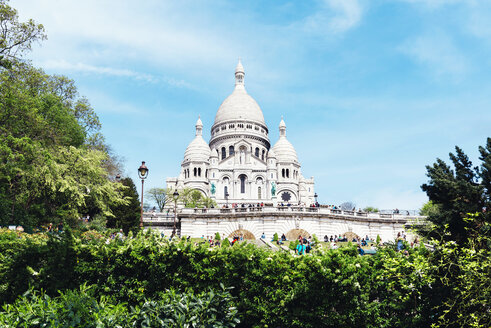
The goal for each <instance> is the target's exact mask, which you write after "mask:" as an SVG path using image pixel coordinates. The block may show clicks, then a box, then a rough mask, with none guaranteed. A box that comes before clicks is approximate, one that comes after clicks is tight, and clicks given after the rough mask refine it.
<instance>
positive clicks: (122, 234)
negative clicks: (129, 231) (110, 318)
mask: <svg viewBox="0 0 491 328" xmlns="http://www.w3.org/2000/svg"><path fill="white" fill-rule="evenodd" d="M118 238H119V239H121V240H122V239H124V232H123V229H119V232H118Z"/></svg>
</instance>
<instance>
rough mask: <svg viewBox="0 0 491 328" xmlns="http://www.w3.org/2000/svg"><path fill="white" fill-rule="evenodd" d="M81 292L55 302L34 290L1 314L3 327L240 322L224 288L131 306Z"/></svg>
mask: <svg viewBox="0 0 491 328" xmlns="http://www.w3.org/2000/svg"><path fill="white" fill-rule="evenodd" d="M93 294H94V292H93V291H91V290H90V289H89V288H87V287H86V286H85V285H84V286H82V288H81V289H80V291H71V290H68V291H65V292H61V293H60V295H59V296H58V297H55V298H52V297H50V296H49V295H47V294H45V293H38V292H35V291H29V292H27V293H26V294H25V295H23V296H22V297H21V298H19V299H18V300H17V301H16V302H15V303H14V304H10V305H6V306H5V307H4V312H0V327H2V328H14V327H50V328H65V327H66V328H69V327H83V328H92V327H93V328H102V327H107V328H118V327H120V328H123V327H128V328H130V327H218V328H222V327H223V328H225V327H235V326H236V325H237V323H238V322H239V319H237V318H236V314H237V310H236V308H235V307H233V303H232V297H231V296H230V294H229V293H228V292H227V291H226V290H225V289H224V288H222V290H221V291H220V292H213V291H209V292H206V293H201V294H199V295H195V294H193V293H190V292H188V293H176V292H174V291H165V292H163V293H159V295H158V296H156V297H155V298H154V299H151V300H145V301H144V302H142V303H141V304H138V305H136V306H131V307H128V306H126V304H125V303H117V305H114V302H112V298H111V297H99V298H97V297H95V296H94V295H93Z"/></svg>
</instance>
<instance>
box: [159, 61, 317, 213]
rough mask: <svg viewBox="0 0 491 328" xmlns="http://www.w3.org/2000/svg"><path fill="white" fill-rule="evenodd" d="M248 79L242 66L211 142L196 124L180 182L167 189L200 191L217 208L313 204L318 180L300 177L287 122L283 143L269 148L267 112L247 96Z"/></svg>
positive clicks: (170, 180)
mask: <svg viewBox="0 0 491 328" xmlns="http://www.w3.org/2000/svg"><path fill="white" fill-rule="evenodd" d="M244 77H245V71H244V67H243V66H242V64H241V62H240V60H239V63H238V64H237V67H236V68H235V88H234V90H233V92H232V94H230V95H229V96H228V97H227V98H226V99H225V100H224V101H223V103H222V104H221V105H220V107H219V108H218V111H217V113H216V116H215V122H214V123H213V126H212V127H211V139H210V142H209V143H208V142H206V141H205V140H204V139H203V133H202V132H203V123H202V122H201V119H199V118H198V121H197V122H196V136H195V138H194V139H193V140H192V141H191V143H190V144H189V146H188V147H187V148H186V151H185V152H184V159H183V161H182V164H181V172H180V174H179V177H178V178H168V179H167V187H168V188H171V189H173V188H177V189H182V188H190V189H195V190H199V191H201V192H202V193H203V194H204V195H206V196H207V197H210V198H212V199H213V200H215V201H216V202H217V204H219V205H220V204H226V203H239V204H240V203H260V202H273V203H276V202H279V203H285V204H306V205H310V204H313V203H314V202H315V200H314V179H313V178H309V179H306V178H304V176H303V175H302V171H301V165H300V162H299V160H298V156H297V152H296V151H295V148H294V147H293V145H292V144H291V143H290V142H289V141H288V139H287V134H286V124H285V122H284V120H283V118H282V119H281V121H280V123H279V131H280V136H279V139H278V140H277V141H276V143H274V145H273V146H271V142H270V140H269V128H268V125H267V124H266V122H265V120H264V116H263V112H262V110H261V107H260V106H259V105H258V104H257V102H256V101H255V100H254V98H252V97H251V96H250V95H249V94H248V93H247V91H246V88H245V85H244Z"/></svg>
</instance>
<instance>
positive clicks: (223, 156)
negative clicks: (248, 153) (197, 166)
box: [222, 147, 227, 159]
mask: <svg viewBox="0 0 491 328" xmlns="http://www.w3.org/2000/svg"><path fill="white" fill-rule="evenodd" d="M226 157H227V150H226V149H225V147H222V159H225V158H226Z"/></svg>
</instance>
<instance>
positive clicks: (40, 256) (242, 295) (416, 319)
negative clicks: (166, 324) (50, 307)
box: [0, 232, 490, 327]
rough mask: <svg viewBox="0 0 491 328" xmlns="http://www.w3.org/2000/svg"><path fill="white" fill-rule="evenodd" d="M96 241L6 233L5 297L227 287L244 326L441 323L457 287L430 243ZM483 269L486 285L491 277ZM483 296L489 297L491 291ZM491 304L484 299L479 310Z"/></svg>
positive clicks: (148, 294)
mask: <svg viewBox="0 0 491 328" xmlns="http://www.w3.org/2000/svg"><path fill="white" fill-rule="evenodd" d="M99 237H100V236H98V235H97V234H96V235H91V236H89V235H88V234H85V235H84V236H77V237H74V236H72V235H71V234H70V233H69V232H68V233H67V234H64V235H62V236H50V237H49V238H48V239H46V238H45V237H34V236H33V237H29V238H21V239H19V238H17V237H16V238H12V237H0V254H1V256H0V281H1V285H0V286H1V287H0V302H2V303H4V304H7V303H12V302H14V300H15V299H16V298H17V297H19V296H20V295H22V294H23V293H24V292H25V291H27V290H28V289H29V286H31V288H32V289H34V290H44V291H45V293H46V295H49V296H51V297H54V296H56V295H58V290H69V289H77V288H78V287H79V286H80V285H84V284H86V285H88V286H92V287H91V288H92V290H93V293H94V295H97V297H110V298H111V302H113V304H119V303H125V304H128V305H129V306H140V305H141V304H144V303H145V302H146V300H149V299H155V298H156V297H158V296H159V295H160V294H161V293H162V291H165V290H176V291H179V292H190V293H194V294H196V293H198V294H199V293H204V292H207V291H209V289H210V288H211V289H212V290H216V291H219V290H221V287H220V285H221V284H223V285H224V286H225V287H231V288H233V289H231V291H230V293H231V295H232V297H234V300H235V301H234V302H235V305H236V307H237V311H238V314H237V315H238V318H239V319H240V321H241V323H240V324H239V326H240V327H293V326H295V325H301V326H302V327H355V326H363V327H430V325H431V324H438V322H440V321H442V320H443V319H442V318H443V317H442V315H444V313H445V310H446V307H445V301H446V300H451V299H452V298H453V297H454V296H455V295H456V291H457V290H458V287H459V286H457V285H456V286H453V285H450V284H452V283H454V281H450V280H449V281H444V280H442V279H441V278H440V275H441V270H442V266H441V265H440V266H438V265H436V264H435V263H437V262H436V260H435V258H434V256H435V254H439V255H438V256H440V260H441V259H442V258H443V257H442V256H443V255H442V254H444V252H443V253H441V252H435V253H430V252H429V251H428V250H427V249H426V248H424V247H418V248H414V249H408V252H407V253H403V252H397V251H395V250H394V249H393V248H391V247H387V248H385V249H381V250H379V251H378V252H377V254H376V255H374V256H359V255H358V252H357V250H356V248H355V247H354V246H348V247H345V248H341V249H338V250H317V251H315V252H314V253H311V254H309V255H305V256H293V255H291V254H289V253H287V252H281V251H280V252H273V251H269V250H267V249H264V248H257V247H255V246H254V245H250V244H244V243H243V244H237V245H235V246H233V247H216V248H212V249H210V248H208V247H207V245H198V246H195V245H194V244H193V243H188V242H185V241H178V242H169V241H167V240H165V239H162V238H160V236H159V235H158V234H153V233H150V232H149V233H145V234H139V235H138V236H136V237H135V238H128V239H126V240H124V241H123V240H107V239H106V238H105V237H100V238H99ZM486 254H489V251H487V253H486ZM469 256H470V255H469ZM479 256H480V257H479V258H470V259H468V261H470V262H469V267H471V268H472V267H473V266H474V267H475V265H476V263H477V262H479V261H481V262H479V263H480V264H479V268H483V265H485V266H484V268H488V269H489V261H490V260H489V256H488V257H483V255H482V254H480V255H479ZM476 261H477V262H476ZM447 262H448V263H450V261H447ZM451 262H452V263H453V262H455V259H452V261H451ZM438 263H440V262H438ZM442 263H443V262H442ZM486 265H487V266H486ZM449 266H450V264H449ZM468 269H469V268H467V267H465V268H464V267H463V268H461V270H462V271H466V270H467V271H468ZM480 270H481V271H479V272H476V274H480V275H481V276H480V277H481V278H482V280H481V283H486V282H489V278H487V276H486V275H484V276H483V274H485V273H486V271H485V270H486V269H484V271H483V270H482V269H480ZM454 274H456V275H458V274H459V272H457V271H456V272H455V273H454ZM486 279H487V280H486ZM455 283H461V284H463V283H466V282H464V281H463V280H460V281H459V280H458V281H457V282H455ZM467 283H468V282H467ZM488 285H489V284H488ZM454 289H455V291H454ZM481 292H483V293H484V295H489V294H486V293H489V287H487V289H485V288H484V290H482V291H481ZM115 306H116V305H115ZM486 306H489V304H488V303H486V299H485V298H483V299H482V300H481V303H479V304H478V305H477V306H475V307H474V308H477V309H479V311H482V310H483V309H484V311H486ZM487 310H488V311H489V307H488V308H487ZM472 311H475V310H472ZM483 318H484V319H483ZM485 318H486V316H484V315H480V316H479V318H478V319H476V320H475V321H476V322H478V323H481V322H486V321H483V320H485ZM442 322H443V321H442ZM475 326H476V327H479V325H475ZM435 327H438V325H436V326H435ZM483 327H484V325H483Z"/></svg>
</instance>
